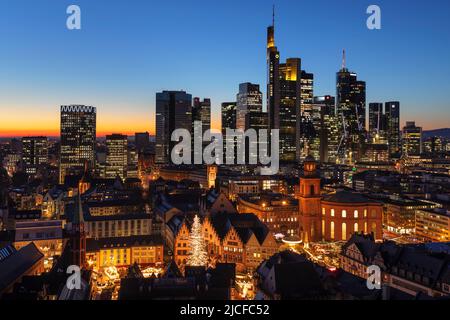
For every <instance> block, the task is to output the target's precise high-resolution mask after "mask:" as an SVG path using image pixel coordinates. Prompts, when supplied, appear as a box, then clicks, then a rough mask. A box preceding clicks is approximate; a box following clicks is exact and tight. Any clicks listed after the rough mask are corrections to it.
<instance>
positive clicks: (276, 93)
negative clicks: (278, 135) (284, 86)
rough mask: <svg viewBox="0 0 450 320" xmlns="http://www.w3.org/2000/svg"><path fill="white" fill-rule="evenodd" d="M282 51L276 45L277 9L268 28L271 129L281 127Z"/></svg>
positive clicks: (268, 101) (268, 105) (268, 106)
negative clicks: (280, 67) (280, 72)
mask: <svg viewBox="0 0 450 320" xmlns="http://www.w3.org/2000/svg"><path fill="white" fill-rule="evenodd" d="M279 64H280V52H279V51H278V49H277V47H276V46H275V10H274V12H273V15H272V25H271V26H269V27H268V28H267V112H268V114H269V127H270V129H279V128H280V82H279Z"/></svg>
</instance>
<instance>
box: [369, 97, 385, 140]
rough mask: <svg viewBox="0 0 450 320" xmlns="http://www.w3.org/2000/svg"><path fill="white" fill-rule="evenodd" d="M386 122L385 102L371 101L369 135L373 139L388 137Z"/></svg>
mask: <svg viewBox="0 0 450 320" xmlns="http://www.w3.org/2000/svg"><path fill="white" fill-rule="evenodd" d="M385 124H386V121H385V116H384V112H383V104H382V103H378V102H374V103H369V135H370V138H371V140H374V139H382V140H384V138H385V137H386V132H385V131H386V126H385Z"/></svg>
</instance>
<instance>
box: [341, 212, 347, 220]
mask: <svg viewBox="0 0 450 320" xmlns="http://www.w3.org/2000/svg"><path fill="white" fill-rule="evenodd" d="M342 218H347V211H346V210H342Z"/></svg>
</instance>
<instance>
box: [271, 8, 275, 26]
mask: <svg viewBox="0 0 450 320" xmlns="http://www.w3.org/2000/svg"><path fill="white" fill-rule="evenodd" d="M272 27H275V4H274V5H273V6H272Z"/></svg>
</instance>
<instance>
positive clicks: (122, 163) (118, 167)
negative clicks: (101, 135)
mask: <svg viewBox="0 0 450 320" xmlns="http://www.w3.org/2000/svg"><path fill="white" fill-rule="evenodd" d="M127 146H128V139H127V136H126V135H123V134H118V133H115V134H111V135H107V136H106V178H110V179H113V178H115V177H117V176H119V177H120V178H121V179H122V180H125V178H126V177H127V165H128V152H127Z"/></svg>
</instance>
